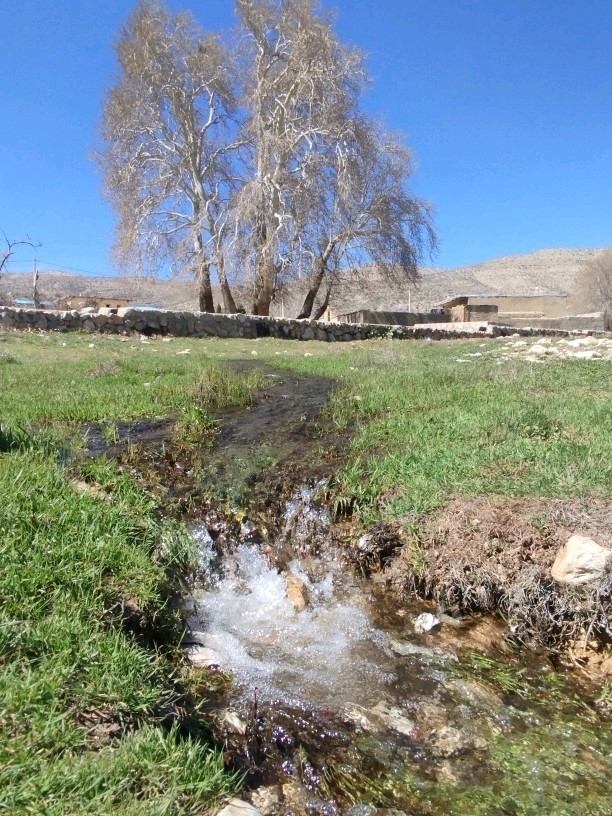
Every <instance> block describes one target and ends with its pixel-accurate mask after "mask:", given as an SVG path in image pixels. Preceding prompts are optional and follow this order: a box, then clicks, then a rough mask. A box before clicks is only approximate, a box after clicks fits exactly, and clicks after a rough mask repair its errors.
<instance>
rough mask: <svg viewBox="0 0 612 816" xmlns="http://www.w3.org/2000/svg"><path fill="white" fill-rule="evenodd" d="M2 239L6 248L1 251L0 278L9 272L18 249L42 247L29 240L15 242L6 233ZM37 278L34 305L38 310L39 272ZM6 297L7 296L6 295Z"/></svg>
mask: <svg viewBox="0 0 612 816" xmlns="http://www.w3.org/2000/svg"><path fill="white" fill-rule="evenodd" d="M0 232H2V231H1V230H0ZM2 239H3V244H4V246H3V247H2V249H0V277H2V273H3V272H6V271H7V268H8V264H9V262H10V260H11V258H12V257H13V255H14V254H15V251H16V249H17V247H20V246H29V247H32V248H33V249H35V248H36V247H39V246H40V244H37V243H35V242H34V241H31V240H30V239H29V238H22V239H21V240H17V241H16V240H13V239H10V238H8V236H7V235H6V233H4V232H2ZM35 278H36V280H35V285H34V305H35V306H36V308H38V307H39V306H40V303H39V300H38V289H37V286H36V281H37V280H38V274H37V272H35ZM5 297H6V294H5ZM11 299H12V296H9V302H10V300H11Z"/></svg>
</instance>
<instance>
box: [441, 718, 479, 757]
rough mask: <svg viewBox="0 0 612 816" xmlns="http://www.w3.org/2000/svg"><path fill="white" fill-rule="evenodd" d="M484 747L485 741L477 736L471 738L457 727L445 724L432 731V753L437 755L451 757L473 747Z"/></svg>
mask: <svg viewBox="0 0 612 816" xmlns="http://www.w3.org/2000/svg"><path fill="white" fill-rule="evenodd" d="M485 747H486V742H485V741H484V740H482V739H480V738H479V737H475V738H472V737H471V736H470V735H469V734H465V733H464V732H463V731H460V730H459V729H458V728H453V726H451V725H446V726H444V728H440V729H438V730H437V731H434V732H433V735H432V749H433V753H434V754H435V755H436V756H439V757H445V758H448V757H452V756H457V755H459V754H464V753H466V752H467V751H471V750H473V749H474V748H477V749H482V748H485Z"/></svg>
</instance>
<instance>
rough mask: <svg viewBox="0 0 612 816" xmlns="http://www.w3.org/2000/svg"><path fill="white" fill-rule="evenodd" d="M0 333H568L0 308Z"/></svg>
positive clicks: (347, 336) (291, 336)
mask: <svg viewBox="0 0 612 816" xmlns="http://www.w3.org/2000/svg"><path fill="white" fill-rule="evenodd" d="M0 329H15V330H21V331H28V330H29V331H32V330H39V331H84V332H103V333H107V334H144V335H170V336H173V337H221V338H237V337H241V338H245V339H256V338H259V337H278V338H283V339H286V340H320V341H323V342H347V341H353V340H370V339H373V338H380V337H388V338H393V339H398V340H402V339H405V340H408V339H426V338H430V339H432V340H442V339H446V338H448V339H451V338H461V337H478V336H480V337H482V336H483V335H484V336H489V337H491V336H493V337H499V336H505V335H509V334H520V335H521V336H526V337H530V336H538V337H541V336H542V335H554V336H567V335H569V334H570V332H567V331H559V330H546V329H536V328H534V329H530V328H521V329H516V328H511V327H504V326H493V325H491V324H486V323H482V324H465V323H464V324H444V325H435V324H432V325H430V326H418V325H417V326H381V325H372V324H368V323H326V322H324V321H320V320H289V319H279V318H272V317H256V316H253V315H244V314H236V315H222V314H207V313H205V312H173V311H164V310H161V309H132V308H125V309H118V310H112V309H100V310H99V311H95V310H93V309H84V310H81V311H63V312H62V311H46V310H41V309H17V308H13V307H6V306H0Z"/></svg>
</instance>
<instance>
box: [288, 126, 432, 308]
mask: <svg viewBox="0 0 612 816" xmlns="http://www.w3.org/2000/svg"><path fill="white" fill-rule="evenodd" d="M344 134H345V135H344V137H343V138H342V139H341V140H339V141H338V142H337V143H336V144H335V145H334V151H333V161H332V162H331V163H330V164H329V170H328V172H326V173H324V172H320V173H318V174H316V175H315V176H313V177H312V178H313V183H312V185H311V186H310V188H309V189H307V190H305V198H304V201H303V202H301V209H302V211H303V223H302V224H301V228H300V245H301V249H302V251H303V252H304V253H305V254H306V255H307V256H309V257H310V259H311V272H310V276H309V287H308V290H307V293H306V297H305V299H304V302H303V305H302V308H301V310H300V313H299V314H298V317H300V318H305V317H310V316H311V315H312V312H313V308H314V305H315V300H316V298H317V295H318V294H319V290H320V288H321V286H322V285H323V284H324V283H325V287H324V288H325V296H324V298H323V303H322V304H321V306H320V307H319V308H318V309H317V315H320V314H322V313H324V311H325V310H326V309H327V307H328V305H329V300H330V295H331V290H332V287H333V285H334V282H335V281H337V280H338V278H340V277H341V276H342V277H343V278H346V277H347V275H350V276H352V277H353V278H356V277H357V278H358V277H360V276H361V277H363V276H366V277H367V275H368V274H369V272H370V270H372V269H373V268H375V269H376V271H377V274H378V275H379V276H380V277H382V278H383V279H386V280H388V281H391V282H393V283H395V284H398V283H412V282H414V281H415V280H416V279H417V277H418V263H419V261H420V260H421V259H422V258H423V257H424V255H426V254H431V252H432V251H433V250H434V248H435V246H436V236H435V232H434V229H433V225H432V218H431V206H430V205H429V204H428V203H427V202H424V201H422V200H420V199H419V198H417V197H416V196H415V195H414V194H413V193H412V192H411V190H410V188H409V181H410V178H411V176H412V173H413V161H412V154H411V152H410V150H409V149H408V148H407V147H406V146H405V145H404V144H403V142H402V140H401V137H400V136H399V135H398V134H394V133H388V132H386V131H384V130H383V129H382V128H381V127H380V126H379V125H377V124H376V123H375V122H373V121H372V120H371V119H368V118H367V117H365V116H358V117H357V118H355V119H354V120H353V121H352V122H351V123H350V125H348V124H347V127H346V128H345V129H344Z"/></svg>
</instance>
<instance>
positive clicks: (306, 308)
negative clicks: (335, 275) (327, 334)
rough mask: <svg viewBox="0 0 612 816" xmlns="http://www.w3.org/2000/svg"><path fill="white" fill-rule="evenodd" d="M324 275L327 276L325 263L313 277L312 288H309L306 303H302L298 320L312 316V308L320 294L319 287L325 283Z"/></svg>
mask: <svg viewBox="0 0 612 816" xmlns="http://www.w3.org/2000/svg"><path fill="white" fill-rule="evenodd" d="M324 277H325V265H324V264H320V266H319V270H318V272H317V274H316V275H315V276H314V278H313V279H312V281H311V283H310V289H309V290H308V292H307V293H306V297H305V298H304V303H303V304H302V308H301V309H300V313H299V314H298V316H297V319H298V320H303V319H304V318H306V317H310V315H311V314H312V308H313V306H314V302H315V298H316V296H317V295H318V294H319V289H320V288H321V284H322V283H323V278H324ZM327 300H328V301H329V291H328V295H327Z"/></svg>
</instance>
